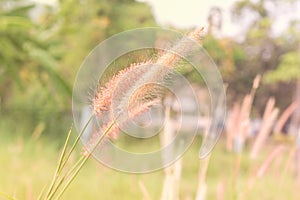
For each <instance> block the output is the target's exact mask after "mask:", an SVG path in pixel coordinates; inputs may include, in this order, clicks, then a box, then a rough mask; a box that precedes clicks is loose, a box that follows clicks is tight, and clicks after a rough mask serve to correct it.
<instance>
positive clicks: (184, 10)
mask: <svg viewBox="0 0 300 200" xmlns="http://www.w3.org/2000/svg"><path fill="white" fill-rule="evenodd" d="M138 1H141V2H147V3H148V4H149V5H150V6H151V8H152V12H153V14H154V16H155V19H156V21H157V22H158V23H159V24H160V25H162V26H168V25H173V26H176V27H179V28H191V27H200V26H201V27H202V26H204V27H205V26H206V27H207V16H208V13H209V11H210V8H211V7H213V6H218V7H220V8H221V10H222V14H223V27H222V35H223V36H232V37H235V36H236V35H238V33H243V27H245V26H247V23H249V20H250V19H251V17H253V16H250V15H249V16H247V18H245V19H243V20H244V22H243V23H241V24H242V25H238V24H234V23H232V21H231V15H230V10H231V9H232V6H233V4H234V3H235V2H236V0H205V1H204V0H138ZM253 1H257V0H253ZM269 9H270V10H271V12H272V16H273V18H274V26H273V32H274V34H279V33H281V32H282V31H283V30H284V29H286V28H287V26H288V21H289V20H290V19H294V18H297V19H300V14H299V13H300V1H299V0H298V1H297V4H296V6H294V7H292V8H291V7H288V6H286V7H285V6H282V7H280V8H277V9H275V8H273V7H272V6H271V5H270V6H269Z"/></svg>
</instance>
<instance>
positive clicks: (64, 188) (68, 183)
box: [55, 120, 116, 199]
mask: <svg viewBox="0 0 300 200" xmlns="http://www.w3.org/2000/svg"><path fill="white" fill-rule="evenodd" d="M115 122H116V120H114V121H113V122H112V123H111V124H110V126H109V127H108V128H107V129H106V130H105V132H104V133H103V134H102V135H101V136H100V137H99V139H98V141H97V143H96V144H95V146H94V147H93V149H92V150H91V151H89V153H88V154H87V155H86V156H85V157H84V160H83V161H82V163H81V164H80V165H79V167H78V168H77V170H76V171H75V172H74V174H73V175H72V176H71V178H70V179H69V180H68V182H67V183H66V185H65V186H64V187H63V188H62V190H61V191H60V193H59V194H58V195H57V197H56V198H55V199H59V198H60V197H61V196H62V195H63V194H64V192H65V191H66V189H67V188H68V187H69V186H70V184H71V183H72V181H73V180H74V178H75V177H76V176H77V174H78V173H79V171H80V170H81V169H82V167H83V166H84V164H85V163H86V161H87V160H88V159H89V158H90V156H91V155H92V153H93V152H94V151H95V150H96V148H97V146H98V145H99V144H100V142H101V141H102V140H103V138H104V137H105V136H106V134H107V133H108V132H109V131H110V129H111V128H112V127H113V125H114V124H115Z"/></svg>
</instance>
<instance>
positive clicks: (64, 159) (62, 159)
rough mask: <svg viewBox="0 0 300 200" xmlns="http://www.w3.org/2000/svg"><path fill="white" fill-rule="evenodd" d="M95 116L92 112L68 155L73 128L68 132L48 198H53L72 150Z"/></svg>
mask: <svg viewBox="0 0 300 200" xmlns="http://www.w3.org/2000/svg"><path fill="white" fill-rule="evenodd" d="M93 116H94V115H93V114H92V115H91V116H90V117H89V119H88V121H87V122H86V124H85V125H84V127H83V129H82V130H81V131H80V133H79V134H78V136H77V138H76V140H75V142H74V143H73V145H72V147H71V149H70V151H69V152H68V153H67V155H66V149H67V145H68V143H69V139H70V135H71V132H72V129H70V131H69V133H68V136H67V139H66V142H65V144H64V147H63V151H62V153H61V155H60V159H59V162H58V165H57V168H56V170H55V173H54V177H53V179H52V181H51V184H50V187H49V189H48V191H47V194H46V199H51V198H50V197H49V195H50V194H52V193H53V192H52V190H53V187H54V185H55V183H56V182H57V180H58V177H59V175H60V173H61V171H62V169H63V168H64V167H65V165H66V163H67V161H68V160H69V158H70V156H71V154H72V152H73V151H74V149H75V147H76V145H77V144H78V142H79V140H80V138H81V136H82V135H83V133H84V131H85V130H86V128H87V126H88V125H89V123H90V122H91V120H92V118H93ZM57 187H59V185H58V186H57ZM55 190H57V189H55ZM40 196H42V193H41V194H40V195H39V197H40Z"/></svg>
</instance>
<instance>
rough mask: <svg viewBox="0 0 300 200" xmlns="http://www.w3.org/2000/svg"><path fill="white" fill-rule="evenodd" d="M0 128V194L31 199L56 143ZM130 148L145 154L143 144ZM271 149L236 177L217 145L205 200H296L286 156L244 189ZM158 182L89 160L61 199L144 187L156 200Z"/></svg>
mask: <svg viewBox="0 0 300 200" xmlns="http://www.w3.org/2000/svg"><path fill="white" fill-rule="evenodd" d="M1 128H2V129H1V132H0V133H1V134H0V135H1V140H0V191H1V192H4V193H6V194H9V195H13V196H15V197H16V198H17V199H35V198H36V197H37V196H38V194H39V192H40V191H41V190H42V188H43V186H44V185H45V183H48V182H49V181H50V179H51V178H52V175H53V172H54V170H55V166H56V163H57V159H58V155H59V148H58V145H57V141H51V140H49V139H44V138H40V139H38V140H34V139H32V138H30V137H22V136H12V134H11V132H10V130H9V129H6V127H5V125H3V124H2V126H1ZM19 135H21V134H19ZM74 137H75V136H74V135H73V138H74ZM127 145H132V144H127ZM135 145H141V146H140V148H145V145H143V144H139V143H136V144H135ZM200 145H201V140H200V138H196V140H195V141H194V143H193V145H192V146H191V147H190V149H189V150H188V151H187V152H186V153H185V154H184V156H183V169H182V178H181V183H180V199H183V200H185V199H187V200H188V199H195V196H196V191H197V185H198V171H199V166H200V161H199V159H198V151H199V148H200ZM273 145H274V144H269V145H268V146H266V147H265V148H264V150H263V152H261V154H260V157H259V159H257V160H255V161H252V160H250V159H249V153H248V152H247V148H246V151H245V152H243V153H242V154H241V164H240V167H239V173H238V175H236V174H237V173H235V172H236V171H237V170H236V166H237V165H236V160H237V156H238V155H237V154H234V153H228V152H226V150H225V145H224V142H223V141H222V140H220V142H219V143H218V144H217V146H216V148H215V149H214V151H213V154H212V157H211V161H210V164H209V168H208V173H207V178H206V181H207V199H217V196H218V195H219V196H220V195H221V196H223V197H224V199H266V200H267V199H272V200H273V199H297V198H296V197H297V193H296V189H295V184H294V179H293V175H292V163H291V164H290V166H289V167H288V168H287V169H288V170H287V171H285V170H284V168H285V167H286V163H287V162H288V161H287V160H288V151H286V152H285V153H284V154H283V155H282V158H281V159H277V161H276V160H275V161H274V162H273V164H271V166H270V167H269V168H268V170H267V172H266V173H265V174H264V175H263V177H262V178H257V179H255V181H254V184H253V187H252V188H251V189H249V190H248V191H247V189H246V188H247V186H248V184H249V181H250V179H251V177H253V174H255V172H256V171H257V169H259V167H260V166H261V164H262V163H263V161H264V160H265V157H266V154H267V153H268V152H270V149H272V147H273ZM145 151H147V150H145ZM80 152H81V147H79V148H78V149H76V155H74V156H73V157H72V158H71V162H75V159H76V156H79V154H80ZM70 164H71V163H70ZM163 179H164V172H163V171H162V170H160V171H157V172H154V173H149V174H143V175H134V174H125V173H120V172H118V171H115V170H112V169H109V168H107V167H104V166H102V165H101V164H99V163H98V162H96V161H95V159H90V160H89V161H88V163H87V165H86V166H85V167H84V168H83V170H82V171H81V172H80V174H79V175H78V177H77V178H76V179H75V181H74V182H73V183H72V184H71V186H70V188H69V189H68V190H67V192H66V193H65V195H64V196H63V199H73V200H76V199H122V200H127V199H128V200H132V199H143V193H142V189H141V185H143V186H144V187H145V188H146V190H147V191H148V193H149V196H150V197H151V199H154V200H155V199H159V198H160V195H161V191H162V185H163ZM222 191H223V192H222ZM1 198H2V197H0V199H1Z"/></svg>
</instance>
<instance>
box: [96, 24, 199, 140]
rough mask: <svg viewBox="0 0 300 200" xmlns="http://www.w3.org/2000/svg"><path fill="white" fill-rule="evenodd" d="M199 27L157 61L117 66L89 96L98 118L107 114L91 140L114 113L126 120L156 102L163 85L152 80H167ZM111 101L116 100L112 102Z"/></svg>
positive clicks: (115, 130) (112, 135) (114, 133)
mask: <svg viewBox="0 0 300 200" xmlns="http://www.w3.org/2000/svg"><path fill="white" fill-rule="evenodd" d="M202 31H203V28H201V29H197V30H195V31H193V32H191V33H190V34H188V35H187V36H186V37H184V38H183V39H181V40H180V41H179V42H178V43H177V44H176V45H175V46H174V47H173V48H171V49H170V50H169V51H168V52H167V53H164V54H163V55H161V56H159V57H158V58H157V59H156V61H154V60H151V59H149V60H148V61H145V62H142V63H134V64H131V65H130V66H128V67H126V68H125V69H123V70H120V71H119V72H118V73H117V74H116V75H114V76H113V77H112V78H111V79H110V80H109V81H108V82H107V83H106V84H105V85H104V86H102V87H99V89H98V90H97V92H96V94H95V97H94V99H93V100H92V108H93V112H94V113H95V115H96V116H97V117H98V118H99V119H101V120H102V119H103V116H104V115H106V114H107V115H108V116H109V118H108V119H107V121H106V122H104V123H103V124H104V125H103V127H102V128H101V130H100V131H99V132H97V133H96V134H94V135H93V136H92V138H91V141H90V143H91V144H93V141H94V140H95V139H96V138H98V137H99V136H100V135H101V132H102V131H103V130H105V127H106V124H110V123H111V121H113V120H114V118H115V116H120V118H119V121H121V123H126V122H127V121H128V120H129V119H123V117H129V118H130V119H134V118H135V117H138V116H139V115H141V114H143V113H145V112H146V111H147V110H149V108H150V107H151V106H153V105H155V104H157V102H158V101H159V100H158V99H160V98H161V97H162V94H163V92H162V87H159V86H157V84H155V83H166V81H167V80H166V79H167V78H168V76H170V75H171V74H172V69H173V68H174V66H175V64H176V63H177V62H178V61H180V60H181V59H182V56H185V55H187V53H188V51H189V43H190V41H191V40H193V41H200V36H201V33H202ZM174 52H176V54H175V53H174ZM113 101H114V102H116V103H114V105H113ZM124 113H125V114H124ZM127 113H129V114H127ZM119 125H120V122H119ZM114 126H117V125H114ZM118 132H119V128H117V127H113V128H112V129H111V131H110V132H109V133H108V135H107V136H108V137H109V138H116V137H117V133H118Z"/></svg>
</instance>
